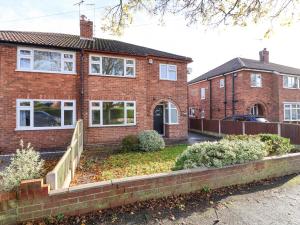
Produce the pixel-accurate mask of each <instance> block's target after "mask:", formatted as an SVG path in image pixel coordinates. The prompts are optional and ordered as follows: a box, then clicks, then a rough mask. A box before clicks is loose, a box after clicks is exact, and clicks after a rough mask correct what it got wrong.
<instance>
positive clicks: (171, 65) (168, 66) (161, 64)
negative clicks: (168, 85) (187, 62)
mask: <svg viewBox="0 0 300 225" xmlns="http://www.w3.org/2000/svg"><path fill="white" fill-rule="evenodd" d="M162 66H166V67H167V78H163V77H162V72H161V71H162V69H161V67H162ZM170 67H175V75H176V77H175V79H171V78H170V75H169V70H170V69H169V68H170ZM159 79H160V80H169V81H177V65H174V64H163V63H160V64H159Z"/></svg>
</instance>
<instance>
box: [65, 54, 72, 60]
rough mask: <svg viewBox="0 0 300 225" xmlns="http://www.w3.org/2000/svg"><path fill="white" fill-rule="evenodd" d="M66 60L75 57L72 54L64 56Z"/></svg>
mask: <svg viewBox="0 0 300 225" xmlns="http://www.w3.org/2000/svg"><path fill="white" fill-rule="evenodd" d="M64 58H65V59H73V55H72V54H64Z"/></svg>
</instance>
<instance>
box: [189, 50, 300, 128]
mask: <svg viewBox="0 0 300 225" xmlns="http://www.w3.org/2000/svg"><path fill="white" fill-rule="evenodd" d="M259 56H260V59H259V60H252V59H245V58H234V59H232V60H230V61H228V62H226V63H224V64H223V65H221V66H218V67H216V68H215V69H213V70H210V71H208V72H207V73H205V74H203V75H201V76H199V77H197V78H195V79H193V80H192V81H190V82H189V83H188V91H189V116H190V117H195V118H205V119H223V118H225V117H227V116H231V115H241V114H254V115H262V116H264V117H266V118H267V119H269V120H270V121H274V122H277V121H280V122H282V121H284V122H299V121H300V69H297V68H291V67H288V66H283V65H279V64H275V63H270V62H269V52H268V51H267V50H266V49H264V50H262V51H260V53H259Z"/></svg>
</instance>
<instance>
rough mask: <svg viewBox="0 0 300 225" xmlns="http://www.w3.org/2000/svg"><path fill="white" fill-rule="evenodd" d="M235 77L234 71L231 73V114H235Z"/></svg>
mask: <svg viewBox="0 0 300 225" xmlns="http://www.w3.org/2000/svg"><path fill="white" fill-rule="evenodd" d="M235 77H236V73H233V74H232V115H235V103H236V100H235V87H234V84H235V82H234V80H235Z"/></svg>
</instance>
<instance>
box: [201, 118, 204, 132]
mask: <svg viewBox="0 0 300 225" xmlns="http://www.w3.org/2000/svg"><path fill="white" fill-rule="evenodd" d="M203 122H204V120H203V119H201V131H202V133H203Z"/></svg>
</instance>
